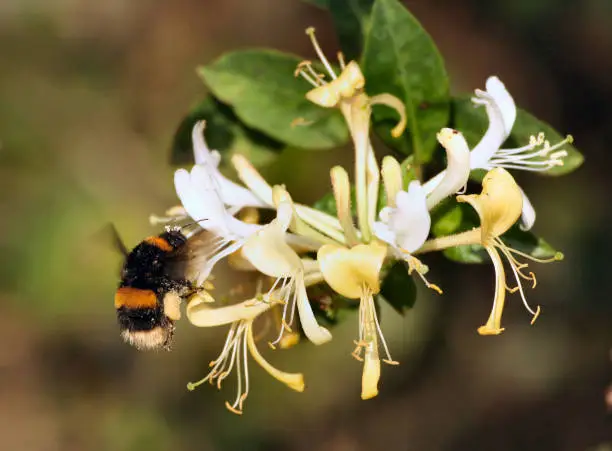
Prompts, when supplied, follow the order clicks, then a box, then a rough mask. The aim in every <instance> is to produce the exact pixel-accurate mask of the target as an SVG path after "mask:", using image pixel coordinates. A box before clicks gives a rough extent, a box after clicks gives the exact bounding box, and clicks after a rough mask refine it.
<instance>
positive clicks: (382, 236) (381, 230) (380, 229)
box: [372, 221, 396, 246]
mask: <svg viewBox="0 0 612 451" xmlns="http://www.w3.org/2000/svg"><path fill="white" fill-rule="evenodd" d="M372 231H373V232H374V235H376V238H378V239H379V240H381V241H384V242H385V243H387V244H390V245H391V246H396V243H395V233H394V232H393V231H392V230H391V229H390V228H389V226H388V225H387V224H386V223H384V222H380V221H377V222H375V223H374V225H373V227H372Z"/></svg>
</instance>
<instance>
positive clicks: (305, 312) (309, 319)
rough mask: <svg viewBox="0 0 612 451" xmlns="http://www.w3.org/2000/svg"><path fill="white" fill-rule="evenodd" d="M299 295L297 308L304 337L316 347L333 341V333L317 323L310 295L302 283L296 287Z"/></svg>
mask: <svg viewBox="0 0 612 451" xmlns="http://www.w3.org/2000/svg"><path fill="white" fill-rule="evenodd" d="M296 295H297V308H298V315H299V316H300V324H301V325H302V330H303V331H304V335H306V338H308V339H309V340H310V341H311V342H312V343H314V344H315V345H322V344H324V343H327V342H328V341H330V340H331V339H332V335H331V333H330V332H329V331H328V330H327V329H326V328H325V327H323V326H320V325H319V323H317V319H316V318H315V316H314V313H313V311H312V308H311V307H310V302H309V301H308V294H307V293H306V286H305V285H304V282H303V281H301V282H299V281H298V283H297V287H296Z"/></svg>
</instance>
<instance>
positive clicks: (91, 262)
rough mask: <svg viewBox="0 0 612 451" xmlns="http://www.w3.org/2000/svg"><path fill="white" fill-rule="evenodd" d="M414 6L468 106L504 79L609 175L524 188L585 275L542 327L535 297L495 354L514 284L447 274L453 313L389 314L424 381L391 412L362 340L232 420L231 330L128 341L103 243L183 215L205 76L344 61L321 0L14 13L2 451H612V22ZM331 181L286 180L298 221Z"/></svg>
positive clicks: (2, 74)
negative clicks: (287, 54) (113, 229)
mask: <svg viewBox="0 0 612 451" xmlns="http://www.w3.org/2000/svg"><path fill="white" fill-rule="evenodd" d="M407 5H408V7H409V8H410V9H411V11H412V12H413V13H414V14H415V15H416V16H417V17H418V18H419V19H420V20H421V21H422V23H423V24H424V26H425V27H426V28H427V29H428V30H429V32H430V33H431V34H432V35H433V37H434V39H435V40H436V41H437V43H438V45H439V47H440V49H441V51H442V53H443V55H444V56H445V57H446V59H447V66H448V69H449V72H450V74H451V76H452V80H453V89H454V90H455V91H456V92H459V91H469V90H472V89H474V88H477V87H483V86H484V80H485V79H486V77H487V76H488V75H490V74H497V75H499V76H500V78H501V79H502V80H503V81H504V82H505V83H506V85H507V86H508V88H509V89H510V91H511V92H512V94H513V95H514V97H515V100H516V101H517V103H518V104H519V105H520V106H522V107H524V108H526V109H528V110H530V111H532V112H533V113H535V114H536V115H537V116H539V117H541V118H542V119H545V120H547V121H548V122H550V123H552V124H553V125H554V126H556V127H557V128H558V129H559V130H560V131H561V132H562V133H572V134H573V135H574V137H575V138H576V144H577V146H578V148H579V149H581V150H582V151H583V152H584V153H585V156H586V164H585V165H584V166H583V167H582V168H581V169H580V170H579V171H578V172H576V173H574V174H572V175H570V176H568V177H565V178H560V179H544V178H538V177H535V176H529V175H528V176H524V174H521V175H519V180H520V181H521V183H523V184H524V187H525V188H526V191H528V192H529V194H530V196H531V197H532V200H533V201H534V203H535V205H536V208H537V210H538V214H539V216H538V221H537V223H536V228H535V231H536V232H537V233H539V234H541V235H543V236H545V237H546V238H547V240H548V241H550V242H551V243H552V244H553V245H555V246H556V247H557V248H559V249H561V250H563V251H564V253H565V255H566V260H565V261H564V262H562V263H558V264H554V265H541V266H538V267H537V268H536V269H537V273H538V276H539V285H538V288H537V289H536V290H535V291H533V292H531V293H530V294H529V299H530V300H531V302H532V303H533V304H541V305H542V306H543V314H542V316H541V318H540V319H539V321H538V323H537V325H536V326H535V327H530V326H529V317H528V316H527V315H526V313H525V312H524V311H523V309H522V306H521V305H520V302H519V299H518V298H516V297H512V298H510V300H509V306H508V308H507V311H506V314H505V317H504V318H505V326H506V332H505V333H504V334H503V335H502V336H500V337H497V338H483V337H479V336H477V335H476V333H475V330H476V327H477V326H478V325H480V324H481V321H484V319H485V317H486V315H487V314H488V311H489V308H490V303H491V299H492V294H493V284H492V282H493V276H492V268H491V267H490V266H489V265H483V266H459V265H453V264H451V263H448V262H446V261H445V260H444V259H442V258H438V257H436V256H433V257H431V258H428V259H426V261H427V263H428V264H429V265H430V267H431V268H432V272H431V277H432V279H435V280H436V281H440V282H441V283H442V285H443V286H444V289H445V294H444V296H442V297H433V296H431V295H430V294H429V293H425V292H423V293H422V295H421V296H420V297H419V300H418V301H417V304H416V307H415V308H414V310H413V311H412V312H410V313H409V314H408V315H407V317H406V318H403V319H402V318H400V317H399V316H397V315H396V314H395V313H394V312H393V311H389V310H384V311H383V316H384V319H383V322H384V328H385V330H386V335H387V337H388V338H389V340H390V345H391V347H392V350H393V351H394V357H395V358H397V359H399V360H401V362H402V364H401V365H400V366H399V367H387V368H384V371H383V379H382V385H381V388H382V390H381V395H380V396H379V397H378V398H376V399H375V400H372V401H368V402H362V401H360V399H359V380H360V371H361V368H360V365H359V364H357V363H356V362H355V361H354V360H353V359H352V358H351V357H350V354H349V353H350V350H351V340H352V339H353V337H354V335H355V334H356V330H357V329H356V318H355V319H354V320H349V321H346V322H345V323H343V324H342V325H341V326H340V327H338V328H337V329H336V331H335V337H334V340H333V342H332V343H331V344H329V345H327V346H326V347H324V348H318V349H316V350H315V349H314V347H313V346H311V345H309V344H304V345H303V346H301V347H300V348H299V349H294V350H292V351H291V352H287V353H283V352H280V351H279V353H278V354H274V355H272V356H271V357H270V358H271V360H272V361H273V362H274V363H276V364H278V366H279V367H280V368H283V369H287V370H291V371H298V370H303V371H304V372H305V374H306V377H307V384H308V389H307V391H306V393H305V394H297V393H294V392H291V391H290V390H287V389H286V388H285V387H283V386H280V384H278V383H276V382H275V381H273V380H271V379H270V378H269V377H268V376H267V375H265V374H262V373H263V372H262V371H261V370H259V368H256V366H255V365H253V367H252V368H253V369H252V393H251V396H250V397H249V400H248V402H247V404H246V408H245V415H243V417H236V416H234V415H233V414H230V413H229V412H228V411H226V410H225V408H224V407H223V401H224V400H225V399H231V397H232V394H233V390H232V388H233V386H232V383H233V382H232V381H231V380H230V381H228V383H226V387H225V389H224V390H223V391H222V393H218V392H217V391H216V390H215V389H213V388H210V387H203V388H201V389H199V390H197V391H195V392H193V393H190V392H187V390H186V389H185V384H186V382H187V381H189V380H195V379H199V378H200V377H202V376H203V375H204V374H205V371H206V368H207V364H208V362H209V361H210V360H211V359H212V358H214V357H216V355H217V353H218V351H219V350H220V346H221V341H222V340H223V338H224V334H225V330H197V329H195V328H193V327H189V325H188V324H187V323H186V322H185V323H183V324H179V331H178V334H177V335H178V336H177V341H176V344H175V350H174V351H173V352H172V353H152V354H144V353H138V352H136V351H135V350H133V349H131V348H129V347H128V346H126V345H124V344H123V343H121V341H120V339H119V337H118V333H117V328H116V324H115V313H114V310H113V307H112V296H113V290H114V287H115V284H116V281H117V280H116V279H117V270H118V267H119V265H120V258H119V257H118V256H117V255H116V254H114V253H113V252H112V251H110V250H109V249H108V246H105V245H103V244H102V243H95V242H94V239H93V238H92V237H94V236H95V234H96V231H97V230H99V229H100V228H101V226H102V225H104V224H105V223H108V222H109V221H112V222H114V223H115V224H116V225H117V227H118V228H119V230H120V231H121V233H122V234H123V235H124V237H125V239H126V241H127V243H128V244H129V245H130V246H131V245H134V244H135V243H136V242H138V241H139V240H140V239H142V238H143V237H144V236H146V235H147V234H150V233H152V232H153V231H155V229H153V228H151V227H150V226H149V225H148V222H147V218H148V215H149V214H150V213H152V212H158V213H159V212H162V211H163V210H164V209H165V208H166V207H167V206H169V205H172V204H173V202H175V194H174V192H173V187H172V182H171V180H172V170H173V168H171V167H170V166H169V165H168V150H169V146H170V141H171V137H172V134H173V132H174V130H175V127H176V125H177V124H178V122H179V120H180V119H181V117H182V115H183V114H184V113H185V112H186V111H187V110H188V108H189V107H190V106H191V105H192V104H193V103H194V102H195V101H196V100H198V99H199V98H201V97H202V96H203V95H204V88H203V86H202V84H201V82H200V81H199V79H198V78H197V76H196V75H195V70H194V69H195V67H196V65H198V64H201V63H205V62H207V61H209V60H210V59H212V58H214V57H216V56H217V55H219V54H221V53H222V52H224V51H226V50H229V49H235V48H244V47H260V46H270V47H276V48H279V49H281V50H286V51H292V52H294V53H299V54H302V55H304V56H308V57H312V50H311V48H310V46H309V43H308V40H307V39H306V36H305V35H304V29H305V28H306V27H307V26H309V25H314V26H316V27H317V29H318V32H319V37H320V38H321V39H322V41H323V42H324V45H325V48H326V49H327V50H328V51H329V52H330V53H331V51H332V50H334V49H336V47H337V43H336V41H335V38H334V33H333V30H332V28H331V22H330V20H329V17H328V15H327V13H325V12H324V11H322V10H319V9H316V8H315V7H312V6H310V5H308V4H305V3H301V2H300V1H298V0H249V1H246V0H225V1H223V2H221V1H212V0H210V1H195V0H176V1H173V2H162V1H155V0H139V1H126V0H108V1H98V2H91V1H90V2H86V1H78V0H52V1H43V0H2V1H1V2H0V67H1V69H0V192H1V193H2V194H1V197H0V199H1V203H2V215H1V219H0V252H1V254H0V255H2V260H1V261H0V283H1V287H0V340H1V341H0V343H1V344H0V450H2V451H4V450H7V451H9V450H28V451H29V450H33V451H34V450H35V451H39V450H40V451H54V450H62V451H72V450H75V451H76V450H117V451H139V450H143V451H157V450H170V449H172V450H223V449H230V450H312V449H316V450H329V451H348V450H379V449H388V450H419V451H420V450H449V451H455V450H456V451H458V450H497V451H499V450H518V449H520V450H537V451H543V450H567V451H570V450H572V451H573V450H589V451H604V450H612V419H611V416H610V414H608V413H607V407H606V404H605V393H606V387H607V386H608V384H610V383H611V382H612V371H611V370H612V363H611V362H610V357H611V356H610V348H611V346H612V300H611V299H610V288H611V284H610V279H611V277H610V271H611V269H612V265H611V264H610V256H612V234H611V229H612V226H611V225H610V224H611V223H612V222H611V221H612V210H611V209H610V192H611V189H612V185H611V177H610V167H611V165H612V156H611V155H612V153H611V148H612V138H611V136H612V135H611V134H610V127H611V126H612V107H610V105H611V103H612V95H611V94H612V75H611V74H612V2H610V1H609V0H580V1H577V0H574V1H571V0H497V1H485V0H465V1H462V2H454V1H451V0H429V1H424V0H421V1H417V0H411V1H409V2H407ZM289 76H290V74H289ZM343 157H344V156H343V152H342V151H337V152H331V153H329V154H326V155H325V157H324V158H323V157H321V154H317V159H313V158H312V156H309V155H306V156H305V155H303V154H302V155H298V154H292V155H288V156H286V157H284V158H283V159H282V161H281V162H280V163H278V164H277V165H276V166H275V167H274V168H271V169H269V171H268V173H269V175H270V177H271V178H272V179H273V180H275V181H281V179H282V177H281V175H282V173H283V167H284V166H283V165H287V164H289V163H295V159H301V161H302V162H309V161H313V160H314V161H315V162H316V164H318V165H320V166H318V168H319V170H321V171H323V170H324V166H325V165H329V164H331V163H333V162H335V161H338V160H339V159H342V158H343ZM319 158H322V159H321V161H319ZM308 170H314V167H312V165H311V167H309V168H308ZM309 174H311V172H310V173H309V172H304V173H300V174H295V175H294V176H293V177H292V179H291V180H285V181H286V182H287V183H288V185H289V188H290V189H291V190H292V193H293V194H294V197H295V198H297V199H298V200H302V201H312V200H313V199H315V198H316V197H317V196H318V195H319V194H320V193H322V192H323V191H324V190H326V189H327V186H325V185H323V186H320V187H317V189H318V190H319V191H318V192H315V190H313V188H312V186H310V185H308V183H309V181H310V180H309V177H310V175H309ZM315 351H316V352H315Z"/></svg>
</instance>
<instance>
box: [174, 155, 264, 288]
mask: <svg viewBox="0 0 612 451" xmlns="http://www.w3.org/2000/svg"><path fill="white" fill-rule="evenodd" d="M174 186H175V189H176V193H177V195H178V197H179V199H180V200H181V204H182V205H183V207H184V208H185V211H186V212H187V214H189V216H191V217H192V218H193V219H194V220H196V221H200V220H202V219H206V221H204V222H201V223H199V225H200V227H202V228H204V229H206V230H209V231H210V232H212V233H213V234H214V238H213V239H211V240H210V241H209V242H207V243H206V244H207V247H206V249H200V253H201V254H202V256H203V257H204V258H203V265H202V267H201V269H200V271H199V275H198V283H202V281H204V280H206V278H207V277H208V275H209V274H210V272H211V271H212V269H213V267H214V265H215V264H216V263H217V262H218V261H219V260H221V259H223V258H225V257H227V256H228V255H230V254H232V253H233V252H235V251H237V250H238V249H240V248H241V247H242V246H243V245H244V243H245V242H246V240H247V238H248V237H250V236H251V235H253V234H254V233H255V232H256V231H257V230H259V229H261V228H262V227H263V226H260V225H258V224H248V223H246V222H243V221H240V220H239V219H236V218H235V217H234V216H233V215H232V214H231V212H230V211H228V210H226V208H225V205H224V202H223V200H222V199H221V196H220V194H219V186H218V185H217V184H216V183H215V181H214V179H213V178H212V177H211V175H210V171H209V169H208V168H206V167H205V166H203V165H201V164H196V165H195V166H193V168H192V169H191V172H188V171H186V170H185V169H179V170H177V171H176V172H175V173H174Z"/></svg>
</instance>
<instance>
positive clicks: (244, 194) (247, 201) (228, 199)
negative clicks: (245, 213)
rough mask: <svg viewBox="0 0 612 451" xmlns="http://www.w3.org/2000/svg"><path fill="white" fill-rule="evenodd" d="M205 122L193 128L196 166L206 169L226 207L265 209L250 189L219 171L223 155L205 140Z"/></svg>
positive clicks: (198, 123)
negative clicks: (210, 147) (209, 146)
mask: <svg viewBox="0 0 612 451" xmlns="http://www.w3.org/2000/svg"><path fill="white" fill-rule="evenodd" d="M205 127H206V122H205V121H200V122H197V123H196V124H195V125H194V126H193V130H192V133H191V139H192V142H193V156H194V159H195V163H196V166H201V167H203V168H205V169H206V171H207V172H208V174H209V176H210V177H211V179H213V180H214V182H215V183H216V184H217V187H216V188H217V190H218V191H219V195H220V197H221V199H222V201H223V203H224V204H225V205H229V206H233V207H238V208H243V207H264V206H265V204H264V202H262V201H261V200H260V199H259V198H258V197H257V196H255V195H254V194H253V193H252V192H251V191H249V190H248V189H246V188H244V187H242V186H240V185H238V184H237V183H234V182H232V181H231V180H230V179H228V178H227V177H225V176H224V175H223V174H221V172H220V171H219V163H220V162H221V155H220V154H219V152H217V151H216V150H212V151H211V150H210V149H209V148H208V145H207V144H206V141H205V139H204V129H205Z"/></svg>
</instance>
